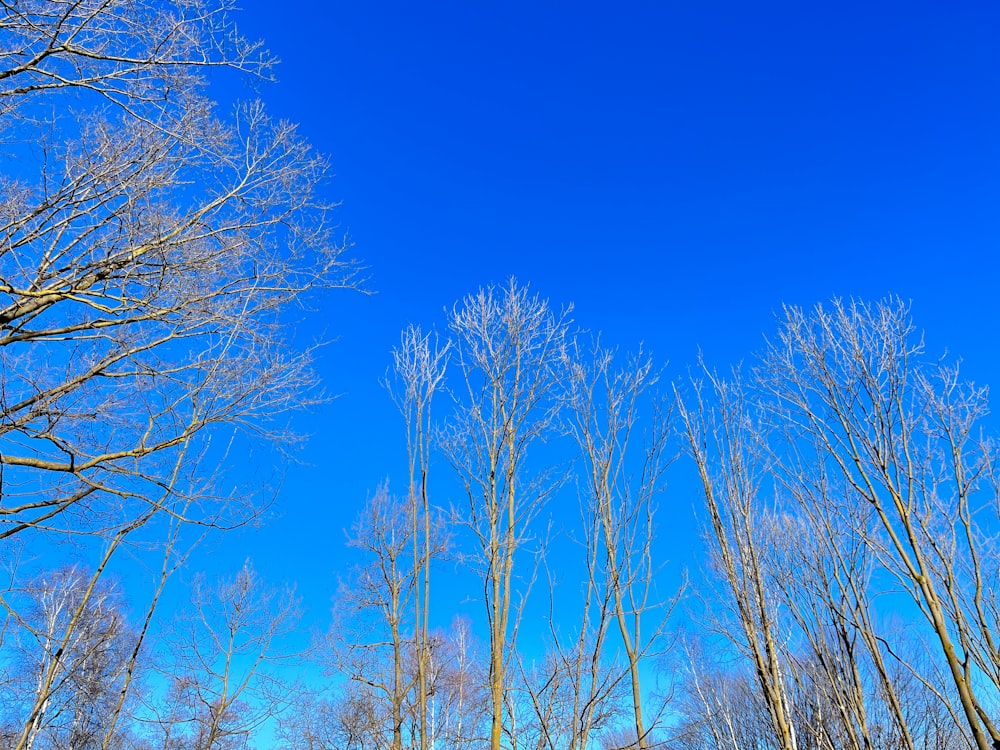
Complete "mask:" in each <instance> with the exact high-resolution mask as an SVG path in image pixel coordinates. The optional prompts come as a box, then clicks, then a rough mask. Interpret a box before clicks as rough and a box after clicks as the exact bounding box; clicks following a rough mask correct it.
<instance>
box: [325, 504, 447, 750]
mask: <svg viewBox="0 0 1000 750" xmlns="http://www.w3.org/2000/svg"><path fill="white" fill-rule="evenodd" d="M415 511H416V512H417V520H416V521H414V519H413V514H414V512H415ZM424 528H428V529H429V533H430V535H431V540H430V547H429V552H430V555H431V556H432V557H437V556H440V555H441V553H442V550H443V545H444V539H443V535H442V534H441V533H440V530H439V528H438V525H437V524H436V523H435V522H434V521H433V520H432V521H431V523H430V524H429V525H428V526H425V524H424V521H423V518H422V513H421V512H419V508H416V509H415V508H414V506H413V504H412V503H411V502H410V501H409V499H407V500H400V499H399V498H397V497H395V496H393V495H391V494H390V493H389V489H388V486H387V485H383V486H381V487H380V488H379V489H378V491H377V492H376V493H375V494H374V495H373V496H372V498H371V499H370V500H369V501H368V503H367V505H366V506H365V508H363V509H362V511H361V512H360V513H359V515H358V518H357V520H356V521H355V523H354V526H353V527H352V529H351V533H350V535H349V537H348V545H349V546H350V547H353V548H356V549H358V550H360V551H361V552H362V554H363V557H362V560H361V562H360V563H359V564H358V565H356V566H355V567H354V568H353V570H352V571H351V573H350V575H349V576H347V577H346V578H345V579H344V581H343V582H342V584H341V586H340V593H339V594H338V596H337V599H336V603H335V607H334V625H333V627H332V628H331V631H330V645H331V647H332V651H331V655H332V659H333V667H334V669H335V671H336V672H338V673H340V674H343V675H345V676H346V677H347V678H348V679H349V680H351V681H353V682H356V683H358V684H359V686H363V687H364V688H365V692H364V694H365V695H367V696H369V700H371V701H374V702H376V703H378V704H379V705H380V706H382V707H383V708H381V709H380V710H379V711H378V713H379V715H382V716H384V717H385V718H386V726H383V727H382V728H381V729H380V732H382V733H385V732H387V733H388V736H389V737H390V738H391V739H390V740H389V741H387V742H386V743H385V744H386V746H387V747H391V748H393V750H400V749H401V748H402V747H404V742H406V743H407V744H409V741H410V740H412V741H419V740H418V739H417V738H416V737H410V736H409V733H408V732H406V731H405V730H406V729H407V726H411V725H410V724H408V719H411V718H412V709H413V708H414V703H416V705H419V704H420V700H419V686H418V677H419V667H418V666H417V665H418V663H419V662H420V661H421V658H420V657H418V656H417V654H416V652H415V641H414V638H413V633H414V629H413V627H412V626H413V621H414V619H415V618H414V612H413V606H412V605H413V598H414V591H415V589H416V588H417V585H418V583H419V582H420V581H421V580H422V572H423V570H424V561H423V559H422V556H421V557H418V559H417V564H416V566H414V564H413V558H412V551H413V533H414V529H418V530H421V529H424ZM418 549H419V550H420V551H421V555H422V553H423V546H422V545H420V546H418ZM425 657H426V658H429V656H428V655H426V654H425ZM425 676H428V675H427V673H426V672H425ZM414 688H417V690H418V698H417V701H415V702H414V701H413V700H412V698H413V691H414ZM425 690H426V688H425ZM425 695H426V694H425ZM425 722H426V720H425ZM419 724H420V720H419V717H418V725H419ZM424 725H425V726H426V724H424ZM370 741H372V742H374V741H375V740H374V739H372V740H370Z"/></svg>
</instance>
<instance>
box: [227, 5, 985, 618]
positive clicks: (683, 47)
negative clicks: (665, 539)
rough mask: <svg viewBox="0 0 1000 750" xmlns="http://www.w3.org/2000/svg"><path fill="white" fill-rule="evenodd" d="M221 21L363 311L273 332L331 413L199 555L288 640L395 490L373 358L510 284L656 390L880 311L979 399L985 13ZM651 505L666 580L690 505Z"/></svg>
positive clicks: (300, 11)
mask: <svg viewBox="0 0 1000 750" xmlns="http://www.w3.org/2000/svg"><path fill="white" fill-rule="evenodd" d="M246 6H247V8H246V10H245V11H244V12H243V13H242V14H241V19H242V20H241V24H242V27H243V29H244V31H245V32H246V33H247V34H248V35H249V36H251V37H263V38H264V39H265V40H266V42H267V44H268V46H269V47H270V49H271V50H272V51H273V52H274V53H275V54H276V55H277V56H278V57H279V58H280V59H281V60H282V64H281V65H280V67H279V69H278V76H279V79H280V82H279V83H278V84H277V85H275V86H267V87H265V88H264V89H263V90H262V92H261V93H262V95H263V96H264V98H265V99H266V100H267V102H268V103H269V106H270V108H271V110H272V111H273V112H274V113H276V114H278V115H280V116H282V117H286V118H288V119H290V120H293V121H297V122H299V123H301V129H302V132H303V133H304V134H305V135H306V136H307V137H308V138H309V139H310V140H311V141H312V142H313V143H314V144H315V145H316V146H317V147H318V148H319V149H320V150H321V151H323V152H325V153H327V154H328V155H329V156H330V158H331V160H332V164H333V168H334V172H335V179H334V181H333V182H332V184H331V194H332V195H333V196H334V197H336V198H337V199H338V200H341V201H343V205H342V207H341V208H340V210H339V216H340V221H341V223H342V227H343V228H344V230H345V231H348V232H349V233H350V236H351V237H352V239H353V241H354V242H355V243H356V245H355V253H356V256H357V257H358V258H359V259H361V261H362V262H363V263H364V264H366V265H367V266H368V268H369V272H370V277H371V282H370V287H371V289H372V291H374V292H375V294H374V295H373V296H369V297H364V296H361V295H356V294H352V293H347V292H343V293H335V294H331V295H330V296H329V297H327V298H324V299H323V300H321V301H320V308H321V309H320V312H319V314H318V315H316V316H313V317H311V318H309V319H308V322H306V323H304V324H303V325H302V326H301V327H300V332H299V335H300V336H301V338H302V340H303V341H309V340H312V339H313V338H314V337H316V336H322V335H326V336H337V337H339V338H338V341H337V342H336V343H334V344H333V345H332V346H330V347H328V348H327V349H326V351H325V353H324V355H323V359H322V362H321V367H322V375H323V377H324V381H325V384H326V388H327V390H328V391H329V392H332V393H338V394H341V395H340V397H339V398H338V399H337V400H335V401H334V402H333V403H331V404H330V405H328V406H326V407H323V408H322V409H321V410H318V411H315V412H312V413H310V414H308V415H304V416H303V418H302V419H300V421H299V425H300V427H301V428H302V429H303V430H305V431H308V432H310V433H312V435H313V438H312V440H311V442H310V443H309V445H308V447H307V449H306V450H305V451H304V452H303V455H302V458H303V459H304V461H305V462H307V465H305V466H293V467H291V468H290V469H289V471H288V474H287V476H286V479H285V482H284V485H283V487H282V490H281V494H280V497H279V500H278V503H277V505H276V507H275V514H276V517H275V518H274V519H273V520H272V522H271V523H270V524H269V525H268V526H267V527H266V528H264V529H262V530H260V531H254V532H243V533H241V534H237V535H234V536H232V537H230V538H228V539H227V540H226V541H225V542H224V543H223V544H222V545H221V548H220V549H221V550H222V551H225V553H226V559H232V560H233V567H236V566H238V565H239V563H240V561H241V559H242V558H241V557H240V555H241V554H250V555H251V556H252V557H253V558H254V560H255V561H256V563H257V565H258V567H259V569H260V571H261V572H262V574H263V575H264V576H265V577H269V578H272V579H281V578H286V579H291V580H296V581H298V583H299V586H300V589H301V591H302V593H303V594H304V595H305V596H306V599H307V604H308V606H309V607H310V609H311V610H312V612H313V615H314V616H316V617H319V618H322V611H323V610H325V609H326V608H327V607H328V602H329V596H330V595H331V594H332V592H333V588H334V580H335V577H336V574H337V572H338V571H342V570H343V566H344V559H345V558H344V555H345V554H346V552H345V550H344V546H343V533H342V529H343V528H344V527H345V526H347V525H349V523H350V520H351V518H352V517H353V516H354V514H355V512H356V510H357V508H358V507H359V505H360V503H361V502H363V500H364V498H365V496H366V494H368V493H369V492H371V491H373V490H374V488H375V486H376V485H377V484H378V483H379V482H380V481H381V480H382V479H384V478H385V477H387V476H388V477H390V478H395V479H396V485H397V487H398V489H400V490H402V489H403V486H404V448H405V444H404V434H403V432H402V422H401V420H400V418H399V417H398V415H397V414H396V413H395V411H394V407H393V405H392V403H391V402H390V400H389V398H388V397H387V396H386V395H385V394H384V392H383V391H381V389H380V387H379V384H378V381H379V378H380V377H381V376H382V375H383V374H384V373H385V370H386V368H387V366H388V365H389V362H390V350H391V348H392V347H393V345H394V344H395V343H396V342H397V341H398V337H399V332H400V330H401V329H402V328H403V326H405V325H406V324H407V323H410V322H413V323H419V324H421V325H423V326H424V327H433V326H437V327H438V328H441V327H442V326H443V320H444V315H443V310H444V308H445V307H446V306H451V305H452V304H453V303H454V302H455V301H456V300H457V299H459V298H460V297H461V296H463V295H464V294H467V293H469V292H473V291H475V290H476V289H477V288H478V287H480V286H482V285H486V284H489V283H503V282H504V281H505V280H506V279H507V278H508V277H509V276H511V275H512V274H513V275H516V276H517V277H518V279H519V280H520V281H521V282H523V283H530V285H531V287H532V289H533V290H534V291H537V292H538V293H540V294H541V295H543V296H545V297H548V298H549V299H550V300H551V301H552V303H553V304H554V305H555V306H556V307H559V306H561V305H564V304H567V303H570V302H572V303H574V304H575V312H574V319H575V320H576V322H577V323H578V324H579V325H580V326H582V327H584V328H587V329H591V330H602V331H604V334H605V341H606V342H607V343H610V344H615V345H619V346H622V347H623V348H633V347H635V346H636V345H637V344H638V343H639V342H645V347H646V349H648V350H651V351H652V352H653V353H654V355H655V356H656V357H657V358H658V359H660V360H663V361H669V362H670V366H669V369H668V371H667V374H668V377H678V376H681V375H682V374H683V373H684V372H685V368H686V367H687V366H688V365H690V364H693V362H694V360H695V359H696V356H697V352H698V350H699V348H700V349H701V350H703V351H704V353H705V356H706V358H707V359H708V361H709V362H711V363H714V364H716V365H718V366H720V367H728V366H729V365H731V364H735V363H736V362H738V361H739V360H740V359H744V358H748V357H750V356H751V355H752V353H753V352H754V351H755V350H756V349H758V348H759V347H760V344H761V342H762V338H763V336H764V335H766V334H768V333H769V332H771V331H772V330H773V329H774V322H773V321H774V318H773V316H774V313H775V311H777V310H778V309H779V308H780V306H781V305H782V304H783V303H794V304H803V305H812V304H814V303H816V302H820V301H824V300H828V299H829V298H831V297H833V296H844V297H849V296H856V297H860V298H865V299H876V298H879V297H881V296H883V295H886V294H896V295H899V296H901V297H903V298H904V299H908V300H912V303H913V314H914V317H915V320H916V322H917V324H918V326H920V327H922V328H924V329H926V331H927V343H928V348H929V350H930V351H931V352H934V353H937V352H940V351H943V350H944V349H946V348H948V349H949V350H950V351H952V352H953V353H956V354H960V355H962V356H963V357H964V359H965V362H966V373H967V374H968V375H969V376H970V377H973V378H975V379H976V380H977V381H983V382H989V381H991V380H993V381H996V380H997V379H998V372H1000V357H998V356H997V345H996V342H997V340H998V337H997V334H998V328H1000V315H998V314H997V312H996V298H995V288H996V282H997V279H998V268H1000V266H998V262H997V260H996V259H995V258H996V247H997V240H998V238H1000V210H998V207H1000V200H998V199H1000V45H998V44H997V32H998V29H1000V6H998V5H996V4H994V3H986V2H983V3H961V2H952V3H928V2H906V3H902V2H899V3H843V2H842V3H829V4H825V5H824V4H816V3H803V2H796V3H792V2H787V3H785V2H759V3H746V2H731V3H722V2H711V1H708V0H706V1H705V2H683V3H682V2H647V3H637V2H634V3H625V2H622V3H614V4H612V3H603V4H594V3H581V2H574V3H568V2H567V3H551V2H536V3H523V2H505V3H480V2H429V3H389V2H378V1H377V0H373V1H372V2H356V3H341V2H319V1H314V2H310V1H307V0H295V1H293V2H285V3H279V4H275V3H258V2H251V3H246ZM821 6H822V7H821ZM440 470H441V471H446V468H445V467H444V466H441V468H440ZM677 493H678V494H679V495H680V496H674V497H671V498H668V500H665V501H664V502H670V503H672V506H671V513H673V514H676V516H677V518H679V519H681V520H679V521H678V522H677V523H676V524H674V523H672V524H671V525H670V526H671V528H670V533H672V534H674V535H675V536H674V538H673V539H672V544H673V545H674V547H675V548H676V549H677V551H678V557H680V558H681V559H686V556H687V555H689V554H690V550H691V549H693V548H694V546H695V540H694V539H693V537H692V529H693V525H692V524H691V523H690V522H689V521H688V520H686V519H687V518H689V517H690V513H691V507H692V506H693V505H694V503H695V502H696V497H695V496H693V495H692V494H691V489H690V488H684V487H683V486H681V487H680V488H679V489H678V490H677ZM455 499H456V500H458V499H459V498H455ZM682 517H683V518H682ZM217 561H218V560H217ZM317 610H319V611H317Z"/></svg>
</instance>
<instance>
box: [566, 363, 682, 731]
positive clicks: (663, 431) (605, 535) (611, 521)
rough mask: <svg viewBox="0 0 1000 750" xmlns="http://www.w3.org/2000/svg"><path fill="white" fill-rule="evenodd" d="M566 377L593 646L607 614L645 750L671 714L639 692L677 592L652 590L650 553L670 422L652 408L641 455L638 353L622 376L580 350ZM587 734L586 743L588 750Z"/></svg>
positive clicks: (645, 384) (659, 407)
mask: <svg viewBox="0 0 1000 750" xmlns="http://www.w3.org/2000/svg"><path fill="white" fill-rule="evenodd" d="M568 372H569V377H568V379H567V381H568V389H567V401H568V406H569V417H568V425H569V429H570V432H571V433H572V435H573V437H574V438H575V440H576V442H577V445H578V446H579V448H580V451H581V454H582V461H583V464H584V470H583V475H584V478H585V479H584V481H583V482H582V484H583V486H584V488H585V493H586V495H585V497H586V503H585V509H586V512H585V522H586V523H585V530H586V534H587V546H588V549H589V551H590V552H589V554H588V559H589V561H590V562H589V565H588V570H589V576H588V577H589V579H590V585H589V586H588V599H589V595H590V589H591V588H593V589H595V591H594V596H595V598H596V601H597V602H599V603H600V604H599V606H600V607H601V609H602V612H601V614H600V615H599V616H598V623H599V627H598V630H597V631H596V632H597V634H598V635H599V636H600V638H598V639H597V641H595V645H596V646H597V647H598V648H599V649H600V648H603V646H604V638H603V633H602V630H601V625H602V624H603V618H604V616H605V613H608V614H611V615H612V616H613V617H614V620H615V622H616V623H617V625H618V636H619V638H620V643H621V647H622V649H623V650H624V655H625V663H626V675H627V679H628V682H629V685H630V688H631V714H632V718H633V723H634V725H635V734H636V738H637V743H638V744H637V747H638V748H639V749H640V750H645V749H646V748H647V747H649V742H648V735H649V732H650V730H651V729H652V728H653V727H654V726H656V723H657V722H658V720H659V718H660V716H661V714H662V712H663V710H664V708H665V706H662V705H661V706H660V707H659V709H658V710H656V711H654V712H653V714H652V716H650V715H648V714H647V715H645V716H644V713H643V703H644V700H647V699H648V697H649V695H648V693H649V691H648V690H647V691H644V690H643V687H642V677H641V675H642V671H641V666H642V662H643V661H644V660H651V659H653V658H655V657H657V656H659V655H660V654H662V653H663V649H664V648H665V645H666V644H665V643H664V642H663V640H664V636H665V628H666V625H667V620H668V618H669V617H670V614H671V612H672V611H673V609H674V606H675V605H676V603H677V601H678V599H679V597H680V593H681V592H676V593H671V594H670V595H665V594H661V593H660V592H659V591H658V590H657V586H656V578H657V573H659V572H660V568H661V565H660V564H658V563H657V562H656V555H655V553H654V542H655V527H654V517H655V512H656V507H655V502H654V497H655V495H656V493H657V492H659V491H660V490H661V489H662V486H661V483H662V477H663V472H664V471H665V469H666V467H667V465H668V463H669V460H668V457H667V455H666V453H665V450H666V445H667V439H668V435H669V429H670V426H669V419H668V416H669V415H668V414H667V413H666V412H665V407H664V406H663V404H662V403H660V402H657V401H655V400H654V401H653V403H651V404H649V406H650V414H649V423H648V427H647V429H646V434H645V442H644V444H641V445H640V446H639V447H638V448H637V446H636V441H637V440H639V439H640V437H639V436H638V435H636V432H637V431H638V425H639V424H640V408H641V406H643V402H642V398H643V396H644V395H645V394H647V393H648V391H649V390H650V389H651V388H652V387H653V386H654V385H655V384H656V382H657V379H658V376H657V374H656V372H655V371H654V369H653V365H652V361H651V360H650V359H649V358H648V357H644V356H643V355H642V354H641V353H640V354H639V355H637V356H635V357H633V358H631V359H630V360H629V362H628V363H627V364H626V365H625V366H624V367H619V366H618V365H617V364H616V363H615V355H614V352H612V351H610V350H607V349H604V348H602V347H601V346H600V345H599V344H595V345H594V347H593V348H592V350H591V351H589V352H584V351H582V350H581V349H580V348H579V346H575V347H574V348H573V349H572V356H571V360H570V362H569V367H568ZM681 591H683V585H682V586H681ZM596 656H597V654H596V653H595V654H594V656H592V657H591V663H592V664H593V663H594V662H595V661H596V658H595V657H596ZM593 681H594V680H593V678H591V682H592V683H593ZM593 697H594V696H591V697H590V699H589V700H588V701H587V704H588V705H593ZM588 734H589V732H587V733H584V734H583V735H582V736H581V738H580V739H581V740H582V744H581V746H582V747H585V746H586V738H587V736H588Z"/></svg>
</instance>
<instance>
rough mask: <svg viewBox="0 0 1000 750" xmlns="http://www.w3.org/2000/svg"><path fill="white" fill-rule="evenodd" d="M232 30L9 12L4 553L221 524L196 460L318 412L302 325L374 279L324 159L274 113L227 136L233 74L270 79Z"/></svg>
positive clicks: (3, 96)
mask: <svg viewBox="0 0 1000 750" xmlns="http://www.w3.org/2000/svg"><path fill="white" fill-rule="evenodd" d="M230 9H231V5H230V3H229V2H228V0H219V2H214V1H213V0H206V1H205V2H202V1H201V0H194V1H193V2H187V1H185V2H162V3H161V2H154V1H153V0H79V1H77V0H74V1H73V2H70V1H68V0H65V1H63V0H55V1H51V0H23V1H22V2H17V3H13V4H12V3H6V4H4V5H3V7H2V9H0V32H2V33H0V35H2V36H3V42H2V48H0V132H3V133H5V134H6V135H5V138H6V140H5V144H6V148H7V149H8V156H9V157H10V158H9V159H5V160H4V164H5V168H7V167H9V172H8V173H7V174H5V175H0V184H2V189H0V195H2V196H3V197H2V198H0V352H2V353H0V468H2V469H3V476H2V487H0V491H2V493H3V498H4V504H3V509H2V511H0V520H2V525H0V536H2V537H9V536H11V535H13V534H19V533H22V532H25V531H28V530H32V529H42V530H56V531H74V530H79V529H81V527H84V528H87V529H89V530H96V531H100V532H103V533H107V534H109V535H110V534H113V533H114V531H115V530H117V529H120V528H122V527H123V526H125V525H127V524H129V523H131V521H132V520H133V519H134V518H136V517H137V516H139V515H141V514H142V513H143V512H144V508H145V506H146V505H147V504H151V503H154V502H155V503H157V504H158V505H159V506H160V507H161V508H162V509H163V510H165V511H167V512H169V513H173V514H175V515H176V514H180V513H181V512H184V513H187V514H193V515H191V516H190V517H192V518H194V519H197V520H199V521H202V522H205V521H209V522H210V521H213V520H215V519H217V518H218V514H219V512H220V509H219V506H218V505H217V504H214V505H213V504H198V503H196V504H191V503H188V502H186V500H187V499H188V498H185V497H184V496H183V492H182V489H181V486H178V485H177V484H176V482H172V481H171V475H172V473H173V472H174V464H175V460H176V457H177V456H178V455H179V454H180V453H181V452H185V455H186V460H187V461H188V462H193V461H195V460H197V459H199V458H205V457H206V451H211V453H210V458H209V460H210V461H211V462H213V463H215V462H217V461H218V459H219V458H220V457H221V456H222V451H220V450H219V449H218V448H210V447H209V446H210V445H211V444H210V442H209V441H210V438H211V437H212V435H216V434H219V433H220V429H221V430H224V431H226V432H224V433H223V434H225V441H226V442H228V440H229V439H230V438H231V432H232V430H233V429H234V428H237V429H239V430H241V431H244V432H245V433H246V434H257V435H264V436H269V435H273V434H274V433H273V430H274V429H280V427H279V428H274V427H273V425H274V424H275V422H274V421H273V415H275V414H280V413H282V412H285V411H287V410H289V409H291V408H296V407H297V406H298V405H299V404H300V403H308V401H309V396H308V393H309V389H310V387H311V385H312V384H314V377H313V375H312V374H311V372H310V368H309V360H310V356H309V354H308V352H303V351H301V350H299V349H296V348H295V347H293V346H292V345H291V342H290V340H289V338H288V337H287V336H286V334H285V325H284V323H283V321H282V315H283V311H284V310H287V309H288V308H289V306H290V305H292V304H296V303H297V302H299V301H301V300H304V299H305V298H304V296H303V295H305V294H306V293H307V292H308V291H309V290H311V289H317V288H322V287H331V286H352V285H354V284H355V277H354V275H353V268H352V267H351V266H350V264H349V263H347V262H346V261H345V259H344V255H343V250H344V247H343V244H340V243H338V242H336V241H334V240H333V237H332V235H331V231H330V225H329V219H328V213H329V209H330V204H329V203H328V202H327V201H325V200H324V199H323V198H321V197H320V196H319V195H318V193H317V186H318V185H319V184H320V183H321V181H322V180H323V175H324V171H325V169H326V162H325V161H324V159H322V158H321V157H319V156H317V155H316V154H315V153H314V152H313V151H312V150H311V148H310V147H309V146H308V144H306V143H305V142H304V141H303V140H302V139H301V138H300V137H299V136H298V135H297V134H296V131H295V128H294V126H292V125H289V124H288V123H284V122H279V121H274V120H272V119H271V118H270V117H268V115H267V114H266V113H265V111H264V108H263V107H262V106H261V105H260V104H259V103H249V104H243V105H238V106H236V108H235V109H234V111H233V114H232V115H227V116H220V115H219V114H218V113H217V111H216V110H217V107H215V105H213V103H212V102H211V101H210V100H208V99H206V98H205V97H204V95H203V92H204V90H205V75H206V72H207V70H208V69H210V68H212V67H225V68H230V69H234V70H237V71H242V72H244V73H247V74H249V75H253V76H259V77H266V76H267V75H269V69H270V65H271V61H270V59H269V58H268V57H267V56H266V54H265V53H264V52H263V50H262V48H261V47H260V45H259V44H253V43H249V42H247V41H246V40H244V39H243V38H242V37H241V36H240V35H239V34H238V33H237V31H236V29H235V27H234V26H233V24H232V22H231V20H230V17H229V11H230ZM268 425H271V426H268ZM192 441H195V443H196V445H195V446H190V443H192ZM165 486H172V487H173V491H172V492H171V493H169V494H168V495H167V497H163V496H162V488H163V487H165ZM218 489H219V488H217V487H211V486H205V485H203V484H200V483H199V485H198V492H199V493H200V495H201V496H202V497H204V498H206V499H211V497H212V493H213V492H217V491H218ZM227 494H228V493H227ZM251 496H252V495H251ZM154 498H155V499H154ZM241 512H242V511H241ZM244 517H245V515H238V516H237V517H236V518H235V519H230V522H232V521H233V520H239V518H244Z"/></svg>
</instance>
